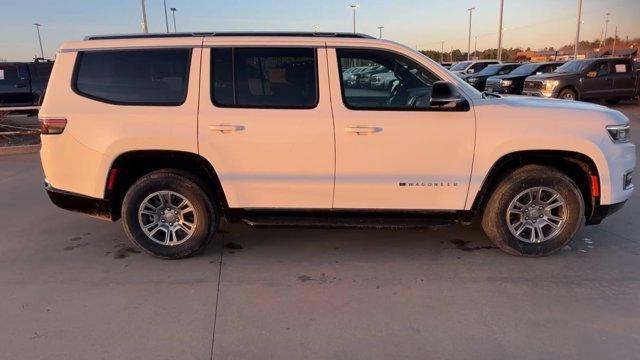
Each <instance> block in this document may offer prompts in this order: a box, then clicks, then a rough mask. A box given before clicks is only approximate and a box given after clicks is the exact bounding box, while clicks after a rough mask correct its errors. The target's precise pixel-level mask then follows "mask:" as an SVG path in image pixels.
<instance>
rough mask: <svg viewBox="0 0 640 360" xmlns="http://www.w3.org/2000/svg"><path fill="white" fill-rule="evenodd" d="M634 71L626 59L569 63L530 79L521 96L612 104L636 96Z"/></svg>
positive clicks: (636, 78) (639, 90) (637, 84)
mask: <svg viewBox="0 0 640 360" xmlns="http://www.w3.org/2000/svg"><path fill="white" fill-rule="evenodd" d="M638 77H639V75H638V69H637V67H636V65H635V63H634V62H633V60H631V59H628V58H607V59H603V58H600V59H587V60H573V61H569V62H568V63H566V64H564V65H563V66H561V67H559V68H558V69H557V70H556V71H555V72H553V73H551V74H543V75H535V76H530V77H529V78H527V80H526V84H525V89H524V91H523V94H524V95H531V96H543V97H554V98H560V99H567V100H595V99H603V100H605V101H606V102H607V103H610V104H615V103H617V102H618V101H620V100H624V99H632V98H634V97H636V96H638V95H639V94H640V89H639V88H640V81H639V80H638Z"/></svg>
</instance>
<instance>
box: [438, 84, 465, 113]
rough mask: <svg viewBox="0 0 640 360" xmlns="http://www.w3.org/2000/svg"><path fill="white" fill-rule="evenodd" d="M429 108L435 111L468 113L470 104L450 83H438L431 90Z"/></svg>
mask: <svg viewBox="0 0 640 360" xmlns="http://www.w3.org/2000/svg"><path fill="white" fill-rule="evenodd" d="M429 108H430V109H431V110H434V111H468V110H469V109H470V107H469V102H468V101H467V99H465V98H464V97H463V96H462V95H460V93H459V92H458V89H457V88H456V87H455V86H454V85H453V84H452V83H450V82H446V81H436V82H435V83H433V87H432V88H431V99H430V100H429Z"/></svg>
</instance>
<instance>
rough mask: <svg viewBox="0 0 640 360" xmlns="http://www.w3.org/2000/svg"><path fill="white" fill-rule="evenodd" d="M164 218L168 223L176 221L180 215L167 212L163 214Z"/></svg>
mask: <svg viewBox="0 0 640 360" xmlns="http://www.w3.org/2000/svg"><path fill="white" fill-rule="evenodd" d="M163 218H164V220H165V221H166V222H168V223H172V222H175V221H176V219H177V218H178V216H177V215H176V214H174V213H173V212H166V213H165V214H164V216H163Z"/></svg>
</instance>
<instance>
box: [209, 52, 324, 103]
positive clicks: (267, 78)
mask: <svg viewBox="0 0 640 360" xmlns="http://www.w3.org/2000/svg"><path fill="white" fill-rule="evenodd" d="M211 59H212V60H211V74H212V75H211V91H212V93H211V99H212V101H213V103H214V104H215V105H216V106H220V107H254V108H284V109H310V108H314V107H315V106H316V105H317V103H318V81H317V72H316V51H315V49H310V48H214V49H212V57H211Z"/></svg>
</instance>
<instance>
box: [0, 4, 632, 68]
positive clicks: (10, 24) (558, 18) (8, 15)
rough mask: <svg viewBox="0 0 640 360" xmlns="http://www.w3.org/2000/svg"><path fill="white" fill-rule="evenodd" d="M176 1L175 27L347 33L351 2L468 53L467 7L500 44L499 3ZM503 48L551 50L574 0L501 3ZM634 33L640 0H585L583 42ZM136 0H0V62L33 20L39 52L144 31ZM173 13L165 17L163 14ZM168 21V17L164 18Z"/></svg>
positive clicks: (367, 28)
mask: <svg viewBox="0 0 640 360" xmlns="http://www.w3.org/2000/svg"><path fill="white" fill-rule="evenodd" d="M166 1H167V7H168V8H170V7H175V8H177V9H178V10H177V12H176V23H177V28H178V31H313V29H314V26H317V27H318V28H319V29H320V31H327V32H337V31H344V32H350V31H352V29H353V28H352V27H353V23H352V13H351V9H349V8H348V7H347V6H348V5H349V4H352V3H358V4H359V5H360V8H359V9H357V15H356V28H357V31H358V32H362V33H366V34H370V35H375V36H377V35H378V29H377V27H378V26H381V25H382V26H384V29H383V37H384V38H386V39H390V40H394V41H398V42H400V43H403V44H405V45H408V46H411V47H417V48H418V49H432V50H440V48H441V41H444V42H445V45H444V46H445V51H449V50H450V49H451V47H453V48H454V49H458V48H459V49H462V50H463V51H466V48H467V36H468V24H469V23H468V21H469V13H468V11H467V10H466V9H468V8H470V7H475V8H476V10H475V11H474V12H473V22H472V41H471V42H472V44H471V48H472V50H473V48H474V43H475V36H477V37H478V43H477V47H478V50H482V49H485V48H496V47H497V34H498V14H499V6H500V5H499V4H500V0H445V1H442V0H360V1H357V0H353V1H350V0H348V1H342V0H313V1H311V0H261V1H258V0H253V1H249V0H235V1H231V0H166ZM146 2H147V22H148V25H149V31H150V32H165V31H166V29H165V18H164V14H163V0H147V1H146ZM504 2H505V9H504V25H503V27H504V28H505V31H504V42H503V44H504V47H507V48H509V47H518V46H520V47H522V48H527V47H531V48H532V49H534V50H535V49H541V48H543V47H549V46H554V47H558V46H561V45H565V44H571V43H573V41H574V38H575V28H576V16H577V0H505V1H504ZM607 12H610V13H611V17H610V19H611V20H610V23H609V31H608V33H609V35H612V34H613V32H614V28H615V27H616V26H617V27H618V34H619V36H620V37H622V38H624V37H626V36H629V37H630V38H635V37H640V0H583V16H582V17H583V25H582V31H581V39H582V40H594V39H597V38H599V37H600V34H601V31H602V28H603V27H604V19H605V13H607ZM141 13H142V12H141V6H140V0H0V59H7V60H9V61H27V60H29V59H31V58H33V56H34V55H36V54H38V53H39V48H38V42H37V35H36V32H35V27H34V26H33V23H36V22H37V23H41V24H42V27H41V31H42V40H43V44H44V53H45V57H48V58H52V57H53V56H54V55H55V53H56V51H57V48H58V47H59V45H60V44H61V43H62V42H64V41H69V40H78V39H82V38H83V37H84V36H85V35H92V34H121V33H138V32H141V26H140V22H141V18H142V16H141ZM169 15H170V14H169ZM169 21H170V22H171V17H170V16H169Z"/></svg>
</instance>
